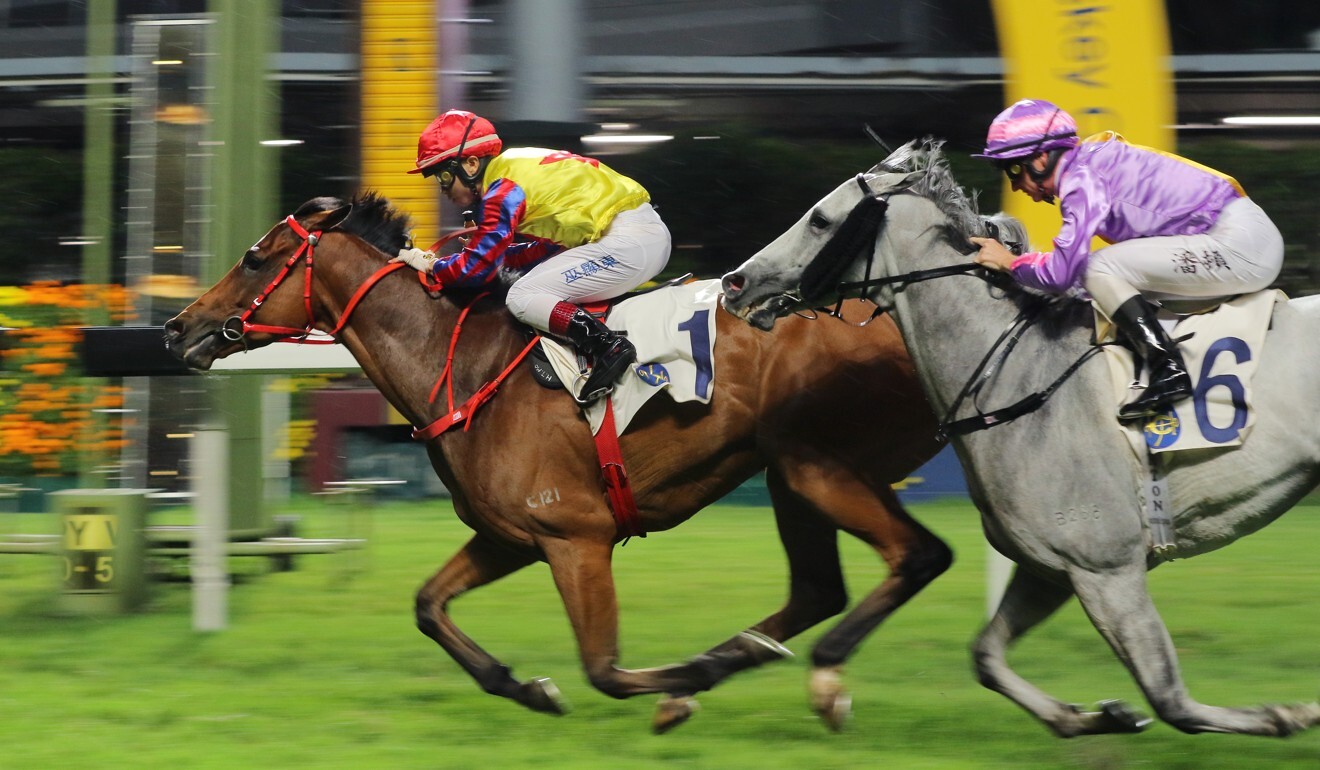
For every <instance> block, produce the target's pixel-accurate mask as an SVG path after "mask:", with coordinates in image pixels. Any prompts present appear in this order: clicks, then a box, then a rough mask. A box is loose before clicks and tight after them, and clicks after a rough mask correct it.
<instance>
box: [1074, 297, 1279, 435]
mask: <svg viewBox="0 0 1320 770" xmlns="http://www.w3.org/2000/svg"><path fill="white" fill-rule="evenodd" d="M1287 301H1288V298H1287V296H1286V295H1284V293H1283V292H1282V291H1278V290H1274V289H1269V290H1266V291H1259V292H1256V293H1254V294H1246V295H1243V296H1241V297H1238V298H1237V299H1234V300H1232V301H1231V302H1225V303H1224V304H1222V305H1220V306H1219V307H1217V308H1216V309H1214V310H1213V311H1211V312H1208V313H1198V314H1195V315H1186V316H1180V317H1178V318H1176V319H1169V320H1167V321H1165V320H1162V323H1164V325H1165V327H1166V329H1168V328H1169V326H1170V324H1171V323H1172V328H1171V329H1169V334H1170V336H1172V337H1173V338H1174V339H1177V340H1181V341H1180V342H1179V343H1178V350H1179V351H1180V352H1181V353H1182V356H1183V361H1184V362H1185V363H1186V364H1187V371H1188V372H1189V373H1190V374H1191V376H1192V384H1193V385H1194V387H1195V392H1194V393H1193V395H1192V397H1191V398H1188V399H1185V400H1183V401H1180V402H1178V403H1176V404H1174V405H1173V407H1172V408H1171V409H1169V410H1166V412H1165V413H1163V414H1159V415H1156V416H1154V417H1150V418H1147V419H1146V420H1145V421H1137V422H1131V423H1128V424H1127V425H1123V424H1121V423H1118V421H1117V420H1115V424H1116V425H1119V426H1120V428H1121V429H1122V430H1123V432H1124V433H1125V434H1126V435H1127V436H1128V439H1129V440H1130V441H1131V442H1132V445H1133V451H1135V452H1137V455H1138V456H1139V457H1144V456H1145V455H1146V453H1147V451H1149V452H1150V453H1152V454H1156V453H1160V452H1173V451H1178V450H1183V449H1207V448H1220V447H1232V446H1238V445H1240V444H1242V442H1244V441H1246V439H1247V435H1248V434H1249V433H1250V432H1251V428H1252V426H1253V425H1255V423H1256V416H1255V412H1254V410H1253V409H1252V405H1251V380H1252V377H1253V376H1254V375H1255V373H1256V364H1257V361H1258V360H1259V358H1260V352H1261V349H1262V347H1263V346H1264V344H1265V333H1266V332H1267V331H1268V330H1269V325H1270V317H1271V316H1272V315H1273V313H1274V306H1275V304H1276V303H1282V302H1287ZM1113 331H1114V330H1113V326H1112V324H1110V322H1109V321H1108V320H1107V319H1106V318H1105V317H1104V316H1103V315H1101V314H1100V313H1098V312H1097V313H1096V339H1097V340H1098V341H1101V342H1104V341H1108V340H1112V339H1113ZM1189 335H1190V336H1189ZM1185 337H1186V338H1187V339H1183V338H1185ZM1105 352H1106V356H1105V357H1106V359H1107V360H1108V361H1109V373H1110V380H1111V382H1112V383H1113V389H1114V399H1115V401H1114V406H1115V408H1117V407H1119V406H1121V405H1123V404H1125V403H1127V402H1128V401H1130V400H1132V399H1133V398H1134V397H1135V396H1136V395H1138V394H1139V392H1140V391H1136V390H1133V389H1131V388H1130V387H1129V386H1130V385H1131V383H1132V372H1133V355H1132V353H1131V351H1129V350H1128V349H1127V348H1125V347H1122V346H1120V345H1108V346H1106V347H1105Z"/></svg>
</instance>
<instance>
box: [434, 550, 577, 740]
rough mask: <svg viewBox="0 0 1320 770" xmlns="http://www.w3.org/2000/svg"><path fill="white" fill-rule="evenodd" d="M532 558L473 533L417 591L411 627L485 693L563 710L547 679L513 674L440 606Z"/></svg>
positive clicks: (558, 711)
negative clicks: (522, 678)
mask: <svg viewBox="0 0 1320 770" xmlns="http://www.w3.org/2000/svg"><path fill="white" fill-rule="evenodd" d="M535 560H536V559H535V558H534V556H533V555H532V554H531V553H527V552H517V551H513V550H509V549H507V548H504V547H501V546H499V545H498V544H496V543H493V542H492V541H490V540H489V539H487V538H485V537H483V536H481V535H476V536H475V537H473V538H472V539H471V540H469V541H468V542H467V544H466V545H464V546H463V547H462V548H461V549H460V550H459V552H458V553H456V554H454V556H453V557H452V558H450V560H449V561H448V562H447V563H446V564H445V566H443V567H441V568H440V570H439V571H438V572H436V573H435V575H433V576H432V577H431V579H430V580H428V581H426V585H424V586H422V588H421V590H420V591H418V592H417V609H416V613H417V627H418V628H419V629H420V630H421V632H422V633H424V634H426V635H427V636H429V637H431V639H433V640H435V642H436V644H439V645H440V646H441V647H442V648H444V650H445V652H447V653H449V655H450V657H452V658H453V659H454V660H455V661H456V662H457V663H458V665H460V666H462V667H463V670H464V671H466V672H468V675H470V676H471V677H472V678H473V679H475V680H476V681H477V684H479V685H481V689H483V690H485V691H486V692H488V693H491V694H492V695H499V696H502V697H505V698H511V699H512V700H515V701H517V702H518V703H521V704H522V705H524V706H526V707H528V708H530V709H533V710H535V711H545V712H548V713H551V714H563V713H565V712H566V711H567V709H566V708H565V706H564V704H563V703H562V702H561V701H560V699H559V690H558V689H557V688H556V687H555V686H554V683H553V682H551V681H550V680H549V679H544V678H543V679H533V680H531V681H528V682H519V681H518V680H517V679H514V678H513V676H512V675H511V674H510V673H509V667H508V666H505V665H504V664H502V663H500V662H499V661H498V660H496V659H495V658H494V657H492V656H491V655H490V653H488V652H486V651H485V650H483V649H481V647H480V646H478V645H477V643H476V642H474V641H472V640H471V639H470V638H468V636H467V635H466V634H464V633H463V632H462V631H460V630H459V629H458V627H457V626H455V625H454V622H453V621H452V620H451V619H450V617H449V614H448V612H447V611H446V610H447V607H448V604H449V601H450V600H451V599H453V598H454V597H456V596H458V595H459V594H462V593H465V592H467V591H470V590H472V589H473V588H477V587H480V586H483V585H486V584H487V583H491V582H494V581H496V580H499V579H500V578H502V577H504V576H506V575H509V574H511V573H513V572H516V571H518V570H520V569H522V568H523V567H526V566H527V565H528V564H531V563H532V562H534V561H535Z"/></svg>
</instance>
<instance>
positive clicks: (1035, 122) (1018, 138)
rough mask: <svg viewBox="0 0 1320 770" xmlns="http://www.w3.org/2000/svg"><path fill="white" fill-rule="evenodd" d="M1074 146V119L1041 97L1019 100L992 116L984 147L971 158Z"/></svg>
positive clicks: (995, 157)
mask: <svg viewBox="0 0 1320 770" xmlns="http://www.w3.org/2000/svg"><path fill="white" fill-rule="evenodd" d="M1076 146H1077V121H1075V120H1073V117H1072V116H1071V115H1069V114H1068V113H1066V112H1064V111H1063V109H1062V108H1060V107H1058V106H1056V105H1054V104H1052V103H1050V102H1047V101H1044V100H1042V99H1022V100H1021V101H1018V102H1014V103H1013V104H1012V105H1011V106H1010V107H1009V108H1008V109H1006V110H1004V111H1003V112H1001V113H999V114H998V115H997V116H995V119H994V120H993V121H992V122H991V123H990V130H989V131H988V132H986V136H985V150H984V151H983V152H981V153H978V154H976V155H973V156H972V157H973V158H988V159H989V160H1010V159H1012V158H1026V157H1030V156H1032V155H1035V154H1036V153H1038V152H1046V151H1048V150H1054V149H1058V148H1066V147H1076Z"/></svg>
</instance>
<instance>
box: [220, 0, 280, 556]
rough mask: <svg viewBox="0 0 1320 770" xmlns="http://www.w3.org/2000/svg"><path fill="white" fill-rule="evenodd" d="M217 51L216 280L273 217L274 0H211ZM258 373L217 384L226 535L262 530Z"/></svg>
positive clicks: (275, 190) (275, 186) (276, 17)
mask: <svg viewBox="0 0 1320 770" xmlns="http://www.w3.org/2000/svg"><path fill="white" fill-rule="evenodd" d="M210 7H211V10H212V12H213V14H214V15H215V18H216V22H217V30H216V32H217V37H218V41H217V46H216V48H217V56H216V62H215V70H214V72H213V74H212V83H213V84H214V91H213V93H214V94H215V98H214V102H213V106H212V122H211V128H212V131H213V136H212V141H213V142H215V143H214V144H213V145H212V147H213V148H214V150H215V157H214V158H213V162H212V185H211V195H212V206H211V211H212V216H211V224H210V229H209V233H208V235H209V237H208V243H209V249H208V251H209V253H210V255H211V257H210V262H209V264H208V265H207V270H206V272H205V274H204V275H203V276H202V284H203V285H210V284H212V283H215V282H216V281H217V280H219V279H220V277H221V276H223V275H224V273H225V272H227V271H228V270H229V268H230V267H232V266H233V264H234V263H235V262H237V261H238V259H239V257H240V256H242V254H243V252H244V251H246V250H247V248H248V247H249V246H251V245H252V244H253V243H254V242H255V241H256V240H257V239H258V238H260V237H261V235H262V234H263V233H265V232H266V231H267V230H268V229H270V226H271V225H272V224H273V223H274V222H275V220H276V218H277V216H278V212H277V211H276V203H277V201H278V194H277V193H278V185H279V174H278V171H277V166H276V155H275V152H276V151H275V150H274V149H272V148H268V147H263V146H261V144H260V142H261V141H262V140H264V139H273V138H275V136H276V131H277V126H278V120H277V118H278V114H277V107H276V105H277V102H276V92H275V82H274V81H273V80H272V79H270V78H269V77H268V76H267V75H268V72H269V69H270V67H269V64H270V62H271V61H272V56H273V54H274V52H275V51H276V50H277V49H276V45H277V43H278V31H279V21H280V17H279V14H278V5H277V4H276V2H275V0H212V1H211V5H210ZM261 386H262V378H260V377H229V378H227V379H225V380H221V381H219V382H218V383H217V384H216V390H215V391H214V395H215V398H214V401H213V403H214V405H215V409H216V412H217V413H216V417H217V418H218V419H219V420H221V421H222V422H223V423H224V425H225V427H226V428H227V429H228V431H229V479H228V486H229V509H230V510H229V514H230V516H229V522H230V523H229V530H230V534H231V536H235V535H236V536H242V535H250V534H267V533H268V531H269V530H270V520H269V516H267V515H266V511H265V509H264V506H263V494H262V493H263V487H264V485H263V484H262V474H263V462H262V459H263V458H262V446H261Z"/></svg>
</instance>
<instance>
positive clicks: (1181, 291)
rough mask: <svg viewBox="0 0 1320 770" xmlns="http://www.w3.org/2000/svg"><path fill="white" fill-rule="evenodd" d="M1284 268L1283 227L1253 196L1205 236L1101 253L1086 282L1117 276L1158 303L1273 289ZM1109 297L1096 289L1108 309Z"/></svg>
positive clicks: (1128, 244) (1146, 241) (1138, 242)
mask: <svg viewBox="0 0 1320 770" xmlns="http://www.w3.org/2000/svg"><path fill="white" fill-rule="evenodd" d="M1282 267H1283V236H1282V235H1280V234H1279V228H1277V227H1275V225H1274V222H1272V221H1270V218H1269V216H1268V215H1266V213H1265V212H1264V211H1263V210H1261V208H1260V206H1257V205H1256V204H1255V203H1254V202H1252V200H1251V199H1250V198H1238V199H1237V200H1235V201H1233V202H1232V203H1229V204H1228V205H1227V206H1225V207H1224V210H1223V211H1222V212H1220V214H1219V220H1218V221H1217V222H1215V224H1214V226H1213V227H1211V228H1210V229H1209V230H1207V231H1205V232H1204V233H1201V234H1199V235H1168V236H1158V237H1153V238H1134V239H1132V240H1130V241H1123V242H1121V243H1115V244H1114V245H1112V246H1107V247H1105V248H1103V249H1100V250H1099V251H1096V252H1095V253H1093V254H1092V255H1091V261H1090V263H1089V264H1088V265H1087V277H1086V283H1087V289H1088V290H1090V289H1091V288H1092V286H1091V285H1092V283H1096V282H1098V283H1109V284H1111V285H1112V283H1113V281H1112V280H1107V279H1106V278H1105V277H1106V276H1107V277H1110V278H1116V279H1119V280H1121V281H1122V282H1123V283H1125V284H1128V285H1130V286H1131V287H1132V289H1133V290H1134V291H1139V292H1141V293H1142V294H1145V295H1146V296H1148V297H1150V298H1152V299H1156V300H1159V299H1171V298H1179V297H1222V296H1229V295H1233V294H1246V293H1248V292H1253V291H1259V290H1261V289H1265V288H1268V287H1269V285H1270V284H1271V283H1273V282H1274V279H1276V278H1278V277H1279V270H1280V268H1282ZM1097 279H1098V280H1097ZM1105 293H1106V292H1104V291H1100V292H1096V291H1091V294H1092V295H1093V296H1095V297H1096V299H1097V300H1099V301H1101V305H1102V307H1103V306H1104V305H1106V304H1108V303H1107V302H1105V301H1104V300H1105V299H1108V298H1107V297H1102V296H1100V295H1102V294H1105ZM1110 301H1111V302H1112V301H1113V300H1112V299H1111V300H1110ZM1106 309H1107V310H1108V309H1112V308H1106Z"/></svg>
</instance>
